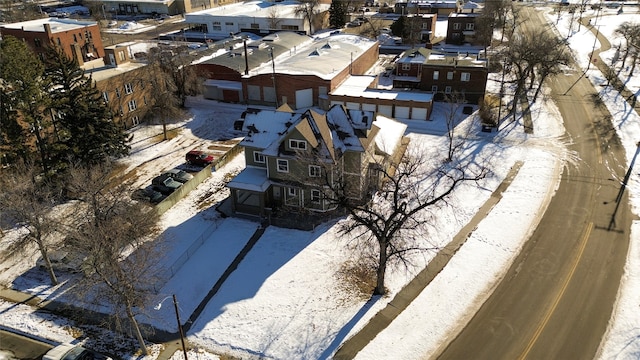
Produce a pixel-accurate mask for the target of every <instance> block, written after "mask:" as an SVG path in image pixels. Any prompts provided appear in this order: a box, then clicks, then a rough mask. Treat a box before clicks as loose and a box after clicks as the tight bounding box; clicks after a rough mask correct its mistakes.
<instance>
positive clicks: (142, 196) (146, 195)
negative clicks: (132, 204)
mask: <svg viewBox="0 0 640 360" xmlns="http://www.w3.org/2000/svg"><path fill="white" fill-rule="evenodd" d="M131 198H132V199H133V200H138V201H147V202H150V203H152V204H157V203H159V202H160V201H162V200H163V199H164V198H165V196H164V195H162V193H161V192H158V191H155V190H153V189H151V188H144V189H138V190H135V191H134V192H133V193H132V194H131Z"/></svg>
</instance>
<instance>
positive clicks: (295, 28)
mask: <svg viewBox="0 0 640 360" xmlns="http://www.w3.org/2000/svg"><path fill="white" fill-rule="evenodd" d="M282 30H298V25H282Z"/></svg>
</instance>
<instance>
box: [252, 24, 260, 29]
mask: <svg viewBox="0 0 640 360" xmlns="http://www.w3.org/2000/svg"><path fill="white" fill-rule="evenodd" d="M251 28H252V29H260V24H256V23H252V24H251Z"/></svg>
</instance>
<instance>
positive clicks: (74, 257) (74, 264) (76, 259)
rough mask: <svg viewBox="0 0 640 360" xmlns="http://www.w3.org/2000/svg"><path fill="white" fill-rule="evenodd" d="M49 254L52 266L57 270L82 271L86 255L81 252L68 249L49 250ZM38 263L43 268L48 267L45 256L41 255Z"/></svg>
mask: <svg viewBox="0 0 640 360" xmlns="http://www.w3.org/2000/svg"><path fill="white" fill-rule="evenodd" d="M47 255H48V256H49V261H50V262H51V267H52V268H53V271H55V272H58V271H62V272H69V273H79V272H81V271H82V264H83V262H84V256H82V255H80V254H79V253H76V252H69V251H66V250H55V251H50V252H48V254H47ZM36 265H37V266H38V267H39V268H42V269H44V268H46V263H45V261H44V258H42V257H41V258H40V259H38V261H37V262H36Z"/></svg>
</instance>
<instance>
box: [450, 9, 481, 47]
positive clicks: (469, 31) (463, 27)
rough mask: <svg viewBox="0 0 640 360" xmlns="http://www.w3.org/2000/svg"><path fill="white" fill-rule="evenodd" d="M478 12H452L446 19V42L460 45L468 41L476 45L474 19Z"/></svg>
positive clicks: (478, 14)
mask: <svg viewBox="0 0 640 360" xmlns="http://www.w3.org/2000/svg"><path fill="white" fill-rule="evenodd" d="M479 16H480V13H477V12H475V13H452V14H449V18H448V21H447V39H446V40H445V42H446V43H447V44H455V45H461V44H464V43H469V44H473V45H477V43H478V41H477V39H476V19H478V17H479Z"/></svg>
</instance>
